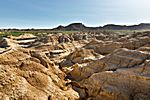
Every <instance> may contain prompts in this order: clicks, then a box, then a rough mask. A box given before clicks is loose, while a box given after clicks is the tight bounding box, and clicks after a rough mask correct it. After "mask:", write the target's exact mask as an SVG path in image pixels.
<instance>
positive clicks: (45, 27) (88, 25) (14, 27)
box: [0, 22, 150, 29]
mask: <svg viewBox="0 0 150 100" xmlns="http://www.w3.org/2000/svg"><path fill="white" fill-rule="evenodd" d="M74 23H82V24H83V25H85V26H87V27H103V26H105V25H111V24H112V25H121V26H133V25H140V24H150V23H145V22H144V23H143V22H141V23H135V24H133V23H126V24H123V23H115V24H114V23H109V24H108V23H103V24H102V25H94V24H93V25H91V24H86V23H84V22H72V23H69V24H59V25H55V26H51V27H47V26H44V27H38V26H37V27H36V26H34V27H30V26H29V27H26V26H25V27H18V26H12V27H0V29H53V28H57V27H58V26H68V25H70V24H74Z"/></svg>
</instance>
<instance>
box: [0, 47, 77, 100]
mask: <svg viewBox="0 0 150 100" xmlns="http://www.w3.org/2000/svg"><path fill="white" fill-rule="evenodd" d="M0 59H1V60H0V98H1V99H6V98H7V99H10V100H11V99H23V100H24V99H28V100H60V99H61V100H66V99H78V98H79V96H78V93H77V92H75V91H74V90H73V89H71V88H69V87H66V86H65V84H66V81H65V80H64V78H65V73H63V72H62V71H61V70H60V69H59V68H58V67H56V66H55V65H54V64H53V63H52V62H51V61H50V60H49V59H48V58H47V57H46V56H45V55H44V54H40V53H37V52H34V51H32V52H29V51H28V50H24V49H16V50H14V49H12V50H10V51H9V52H6V53H3V54H1V55H0Z"/></svg>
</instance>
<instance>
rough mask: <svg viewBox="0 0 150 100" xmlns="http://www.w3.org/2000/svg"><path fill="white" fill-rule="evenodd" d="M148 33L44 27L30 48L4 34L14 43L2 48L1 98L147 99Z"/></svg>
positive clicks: (149, 85)
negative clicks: (49, 30) (52, 30)
mask: <svg viewBox="0 0 150 100" xmlns="http://www.w3.org/2000/svg"><path fill="white" fill-rule="evenodd" d="M27 37H28V36H26V35H25V38H27ZM22 38H23V39H24V36H22V37H21V36H20V39H22ZM149 38H150V34H149V32H141V33H136V32H135V33H131V34H130V33H120V32H119V33H117V32H116V33H114V32H107V31H101V32H94V31H93V32H89V33H82V32H77V33H72V34H62V33H59V34H49V35H48V33H43V34H39V36H38V37H36V41H35V42H34V43H33V44H32V43H31V46H29V47H28V48H21V47H20V44H17V42H16V41H15V40H11V39H8V38H6V39H4V40H3V39H2V40H0V46H3V45H4V47H6V46H10V47H9V48H0V100H14V99H15V100H78V99H81V100H149V98H150V39H149Z"/></svg>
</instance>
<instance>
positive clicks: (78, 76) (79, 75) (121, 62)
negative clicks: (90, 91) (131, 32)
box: [70, 49, 150, 80]
mask: <svg viewBox="0 0 150 100" xmlns="http://www.w3.org/2000/svg"><path fill="white" fill-rule="evenodd" d="M149 56H150V55H149V54H147V53H141V52H139V51H134V50H127V49H118V50H116V51H114V52H113V53H112V54H110V55H107V56H105V57H104V58H102V59H99V60H96V61H93V62H91V63H89V64H88V65H87V66H84V67H80V66H78V67H76V68H75V69H74V70H73V71H72V72H70V75H71V77H72V78H74V79H75V80H82V79H85V78H88V77H89V76H91V75H92V74H94V73H98V72H102V71H116V70H117V69H121V68H132V67H138V66H139V65H140V64H142V63H144V61H145V60H146V59H148V57H149Z"/></svg>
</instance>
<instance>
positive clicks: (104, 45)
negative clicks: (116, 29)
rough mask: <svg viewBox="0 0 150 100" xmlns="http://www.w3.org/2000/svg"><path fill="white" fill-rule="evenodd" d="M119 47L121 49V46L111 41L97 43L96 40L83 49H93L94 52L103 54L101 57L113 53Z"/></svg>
mask: <svg viewBox="0 0 150 100" xmlns="http://www.w3.org/2000/svg"><path fill="white" fill-rule="evenodd" d="M121 47H122V44H121V43H119V42H112V41H108V42H103V41H98V40H93V41H91V42H90V43H89V44H87V45H86V46H84V48H86V49H93V50H94V51H95V52H97V53H99V54H103V55H105V54H109V53H111V52H113V51H114V50H116V49H119V48H121Z"/></svg>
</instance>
